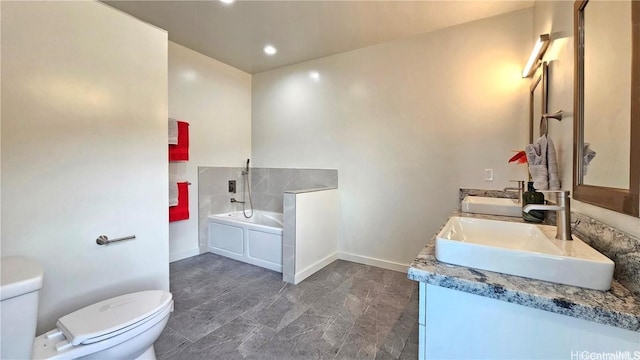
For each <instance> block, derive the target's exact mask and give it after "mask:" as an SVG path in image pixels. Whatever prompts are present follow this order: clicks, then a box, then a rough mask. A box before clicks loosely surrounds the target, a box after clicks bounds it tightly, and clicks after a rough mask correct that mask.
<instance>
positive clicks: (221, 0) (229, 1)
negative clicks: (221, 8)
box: [220, 0, 236, 4]
mask: <svg viewBox="0 0 640 360" xmlns="http://www.w3.org/2000/svg"><path fill="white" fill-rule="evenodd" d="M220 2H221V3H223V4H233V3H234V2H236V0H220Z"/></svg>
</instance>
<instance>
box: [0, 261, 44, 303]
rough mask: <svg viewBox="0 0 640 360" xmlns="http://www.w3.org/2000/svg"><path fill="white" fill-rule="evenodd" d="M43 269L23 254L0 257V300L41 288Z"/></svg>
mask: <svg viewBox="0 0 640 360" xmlns="http://www.w3.org/2000/svg"><path fill="white" fill-rule="evenodd" d="M43 277H44V269H43V268H42V265H40V264H39V263H37V262H36V261H35V260H33V259H30V258H28V257H24V256H5V257H3V258H0V300H7V299H11V298H13V297H16V296H20V295H24V294H28V293H30V292H33V291H38V290H40V288H42V278H43Z"/></svg>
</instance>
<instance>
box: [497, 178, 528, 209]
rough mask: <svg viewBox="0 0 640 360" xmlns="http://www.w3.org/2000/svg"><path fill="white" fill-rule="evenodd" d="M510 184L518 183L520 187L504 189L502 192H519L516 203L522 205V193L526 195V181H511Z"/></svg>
mask: <svg viewBox="0 0 640 360" xmlns="http://www.w3.org/2000/svg"><path fill="white" fill-rule="evenodd" d="M509 182H517V183H518V187H513V186H511V187H509V186H508V187H506V188H504V189H503V190H502V191H504V192H511V191H517V192H518V198H517V199H516V203H517V204H520V203H521V202H522V193H524V180H511V181H509Z"/></svg>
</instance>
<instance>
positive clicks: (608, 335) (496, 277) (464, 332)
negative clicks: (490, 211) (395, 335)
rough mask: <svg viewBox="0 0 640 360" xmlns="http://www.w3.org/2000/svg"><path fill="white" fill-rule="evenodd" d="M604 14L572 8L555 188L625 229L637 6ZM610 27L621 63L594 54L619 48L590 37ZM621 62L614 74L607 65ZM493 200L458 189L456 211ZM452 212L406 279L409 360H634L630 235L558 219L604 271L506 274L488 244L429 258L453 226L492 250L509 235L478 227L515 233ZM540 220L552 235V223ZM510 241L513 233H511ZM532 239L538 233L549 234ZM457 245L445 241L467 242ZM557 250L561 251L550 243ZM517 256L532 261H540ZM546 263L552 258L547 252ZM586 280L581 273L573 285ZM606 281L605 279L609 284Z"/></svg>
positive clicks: (543, 127)
mask: <svg viewBox="0 0 640 360" xmlns="http://www.w3.org/2000/svg"><path fill="white" fill-rule="evenodd" d="M614 3H615V4H614V5H615V6H613V5H612V4H611V3H610V2H607V3H603V2H589V1H583V0H580V1H576V2H575V4H574V16H575V18H574V26H575V32H574V34H575V36H574V40H575V42H574V44H575V49H574V50H575V59H574V60H575V63H574V68H575V94H574V98H575V102H574V109H573V114H570V116H571V115H573V122H574V138H573V162H574V164H573V165H574V166H573V184H566V185H563V188H564V189H570V190H571V193H572V194H571V198H572V199H575V200H578V201H580V202H582V203H587V204H590V205H594V206H597V207H599V208H602V209H608V210H611V211H614V212H617V213H620V214H624V215H621V216H630V217H633V218H637V217H638V216H639V215H640V214H639V208H640V206H639V205H640V200H639V195H638V193H639V192H640V102H639V101H637V99H638V98H639V96H640V71H639V70H638V69H640V55H639V54H637V52H638V51H639V50H640V45H639V41H640V40H639V39H640V3H639V2H626V1H621V2H614ZM603 4H604V5H603ZM609 5H612V6H609ZM603 6H605V8H606V9H605V8H603ZM614 8H615V9H617V8H620V9H618V10H620V14H619V15H620V16H618V15H616V16H609V17H608V18H607V16H602V15H603V14H604V12H605V11H609V10H612V11H618V10H615V9H614ZM623 20H624V21H623ZM606 21H609V22H608V23H607V22H606ZM632 24H633V25H632ZM619 25H624V26H627V28H632V29H633V30H632V31H629V35H630V36H629V37H628V38H626V40H625V41H622V42H621V43H620V49H619V51H622V52H625V51H626V54H629V55H630V56H629V57H628V59H627V58H626V57H624V56H619V52H618V50H616V49H613V48H607V50H608V51H598V50H600V49H603V46H605V45H612V44H610V43H611V42H612V41H611V39H621V38H624V37H621V36H617V35H611V34H608V35H607V34H606V33H603V32H602V31H599V30H601V29H607V30H613V29H616V28H618V27H619ZM623 31H627V30H623ZM603 34H604V35H603ZM631 34H632V36H631ZM541 38H542V36H541ZM585 39H587V40H585ZM599 41H600V42H599ZM602 41H604V42H602ZM585 44H586V45H585ZM597 44H600V45H597ZM631 55H633V56H631ZM622 57H624V60H625V61H626V62H624V63H622V62H617V63H616V65H615V66H613V65H612V62H615V61H618V60H620V59H621V58H622ZM585 59H586V61H585ZM614 60H615V61H614ZM541 65H542V66H541V69H542V71H541V75H540V76H538V77H534V79H533V81H532V85H531V91H530V102H531V109H530V122H529V128H530V141H533V140H534V139H535V137H534V135H542V134H546V133H547V129H548V124H547V123H546V122H547V118H546V117H545V116H544V114H545V113H547V110H548V102H549V101H548V100H549V99H548V98H547V89H546V88H547V83H548V82H547V76H548V71H549V69H548V67H547V64H546V63H542V64H541ZM630 69H631V70H630ZM630 73H631V74H630ZM608 81H609V82H611V83H607V82H608ZM606 86H609V87H606ZM603 89H610V90H607V91H603ZM609 95H611V96H613V100H615V101H613V100H611V98H608V97H607V96H609ZM634 99H636V100H634ZM625 101H626V102H625ZM607 106H609V107H607ZM565 110H566V109H565ZM538 119H540V120H538ZM537 129H540V130H539V134H536V133H537ZM607 141H608V142H607ZM596 153H597V154H596ZM565 171H571V169H567V170H565ZM499 193H500V192H499V191H495V190H490V191H484V190H466V189H461V192H460V200H461V201H462V200H463V199H465V197H466V195H468V194H471V195H476V196H485V197H507V194H499ZM552 199H553V198H552ZM505 203H506V204H507V205H510V204H509V203H508V202H504V201H503V202H498V201H496V202H489V201H486V200H485V201H484V203H482V204H481V205H483V206H485V207H489V208H490V207H491V206H494V207H495V206H498V207H503V208H504V207H505V205H504V204H505ZM465 206H466V207H471V206H475V207H476V208H478V204H473V203H470V202H469V200H467V204H461V208H462V209H464V207H465ZM462 209H458V210H456V211H454V213H453V214H451V216H450V218H449V219H448V220H447V221H446V222H445V224H443V229H444V230H445V231H444V232H439V233H440V234H436V235H434V236H433V237H432V238H431V239H430V240H429V241H428V243H427V244H426V246H425V247H424V248H423V249H422V251H420V253H419V254H418V256H417V257H416V259H415V260H414V262H413V263H412V264H411V266H410V268H409V269H408V278H409V279H411V280H414V281H418V282H419V289H420V302H419V318H418V326H419V328H418V329H419V359H468V358H473V359H576V360H578V359H640V238H638V235H637V233H636V232H634V234H635V235H632V234H628V233H625V232H623V231H620V230H618V229H615V228H613V227H610V226H608V225H606V224H604V223H601V222H600V221H598V220H596V219H593V218H591V217H589V216H586V215H583V214H581V213H579V212H571V213H570V218H569V219H568V221H567V224H568V223H569V221H572V223H576V222H577V221H579V223H578V224H577V225H576V226H575V227H574V230H575V233H576V234H577V235H578V237H579V238H580V239H582V240H584V243H586V244H588V245H589V246H590V247H592V248H595V249H596V250H598V251H599V252H600V253H602V254H604V256H606V258H608V259H611V260H612V261H613V263H615V270H613V269H611V267H610V265H611V264H608V265H607V264H606V261H603V262H602V264H604V265H603V267H602V268H594V267H593V266H595V265H594V264H590V265H588V268H585V269H579V267H578V266H581V264H579V262H580V261H578V260H575V259H574V260H575V264H574V265H576V267H571V266H568V267H564V268H563V267H562V266H557V264H558V263H556V265H552V263H544V262H535V261H538V260H535V261H534V262H533V265H531V264H529V263H527V262H526V261H529V260H530V259H527V260H526V261H525V260H524V258H523V261H522V262H521V263H518V258H517V257H516V258H515V259H516V260H514V257H504V255H502V254H501V253H500V252H499V251H493V250H495V248H501V247H505V245H504V243H499V241H496V242H495V243H493V244H490V243H487V244H480V245H481V246H487V247H491V246H494V247H495V248H494V249H493V250H492V251H493V252H491V251H487V249H478V248H473V247H467V248H458V249H457V250H456V251H457V252H454V253H453V255H451V254H448V257H444V256H442V251H440V252H438V251H437V250H438V249H437V246H440V247H441V248H440V250H442V246H443V245H442V244H445V245H446V244H447V243H446V240H448V239H447V238H444V242H443V235H442V234H443V233H446V232H447V229H448V228H451V227H452V226H454V225H452V224H454V223H456V222H458V223H461V222H464V221H465V219H482V220H485V221H484V222H479V224H481V225H482V226H484V228H482V226H479V227H477V230H478V231H485V235H484V236H485V237H486V236H487V234H489V237H490V235H491V234H494V235H495V236H496V239H498V238H499V237H500V236H502V235H501V234H505V233H509V231H510V230H509V231H507V230H505V229H509V228H510V227H509V226H506V225H505V223H500V224H497V223H496V225H495V227H494V231H493V233H492V230H491V224H492V223H491V222H488V221H502V222H506V223H513V224H519V225H522V223H523V222H524V221H523V220H522V219H521V218H520V217H516V216H502V215H487V214H474V213H468V212H463V211H462ZM505 211H506V210H505ZM487 220H488V221H487ZM547 220H550V221H551V224H553V217H551V219H547ZM533 226H536V225H533ZM485 228H486V229H485ZM514 229H517V231H521V230H522V229H523V227H519V226H516V227H514ZM541 229H542V231H543V232H544V231H547V233H548V232H549V228H544V227H543V228H541ZM455 231H459V232H462V231H467V230H455ZM455 231H454V232H455ZM474 231H475V230H474ZM509 234H511V235H509V236H512V234H513V233H509ZM463 235H464V236H462V235H459V234H458V235H456V236H461V237H465V236H466V235H467V234H463ZM549 236H551V235H549ZM451 238H455V236H451ZM453 240H455V239H453ZM465 240H466V238H465ZM500 241H503V240H500ZM545 241H546V240H545ZM557 245H558V246H560V247H562V243H557ZM465 246H466V245H465ZM545 246H546V245H545ZM506 247H508V246H506ZM525 250H526V251H529V252H539V253H541V254H544V253H545V251H546V250H545V249H543V248H538V249H535V248H528V249H525ZM549 254H550V255H549V257H553V252H551V253H549ZM508 256H512V255H508ZM545 256H547V255H545ZM439 259H440V260H439ZM443 259H446V260H447V261H441V260H443ZM556 260H558V259H556ZM596 262H597V261H596ZM453 263H456V264H458V265H453ZM465 264H466V265H465ZM520 264H521V265H522V267H523V268H524V267H527V266H528V267H529V269H526V270H527V271H529V272H526V271H524V272H519V271H520V270H522V269H518V265H520ZM569 265H571V264H569ZM583 265H584V264H583ZM592 265H593V266H592ZM596 265H598V264H596ZM535 266H539V267H540V268H539V269H536V267H535ZM598 266H599V265H598ZM480 268H484V269H493V271H490V270H480ZM594 269H595V270H594ZM538 270H540V271H538ZM588 271H593V272H592V273H591V275H588V276H583V275H585V274H588ZM607 271H614V272H613V280H612V281H609V282H608V283H607V279H606V277H605V279H604V282H605V285H606V286H604V287H603V285H602V281H603V280H602V279H595V278H596V277H599V276H601V275H602V274H603V273H604V272H607ZM554 272H555V273H554ZM513 274H519V275H520V276H517V275H513ZM541 274H542V275H541ZM580 276H583V278H582V279H581V280H580V281H578V282H577V283H574V282H573V281H574V280H575V279H574V278H578V277H580ZM608 276H609V279H611V274H609V275H608ZM542 279H546V280H547V281H545V280H542ZM589 280H594V282H590V281H589ZM595 280H597V281H595ZM609 284H610V287H609ZM576 285H577V286H576ZM588 287H591V289H589V288H588Z"/></svg>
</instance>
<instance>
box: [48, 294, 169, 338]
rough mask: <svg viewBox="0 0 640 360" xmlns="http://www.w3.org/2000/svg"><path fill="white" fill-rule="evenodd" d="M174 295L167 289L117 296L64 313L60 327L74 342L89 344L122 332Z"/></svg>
mask: <svg viewBox="0 0 640 360" xmlns="http://www.w3.org/2000/svg"><path fill="white" fill-rule="evenodd" d="M172 298H173V296H172V295H171V293H170V292H168V291H163V290H148V291H140V292H136V293H131V294H126V295H121V296H116V297H114V298H111V299H107V300H103V301H100V302H97V303H95V304H93V305H89V306H87V307H84V308H82V309H80V310H76V311H74V312H72V313H71V314H68V315H65V316H63V317H61V318H60V319H58V322H57V327H58V329H60V330H62V332H63V333H64V334H65V336H66V337H67V340H68V341H69V342H71V343H72V344H73V345H80V344H88V343H91V342H92V339H94V338H96V337H102V336H104V335H106V334H110V333H112V334H113V335H116V334H119V333H122V331H120V330H126V329H125V328H127V327H131V326H134V325H135V324H136V323H138V322H141V321H143V320H145V319H146V318H148V317H151V316H153V315H154V314H156V313H158V312H159V311H161V310H162V309H164V308H166V307H167V306H169V305H170V303H171V299H172Z"/></svg>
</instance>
